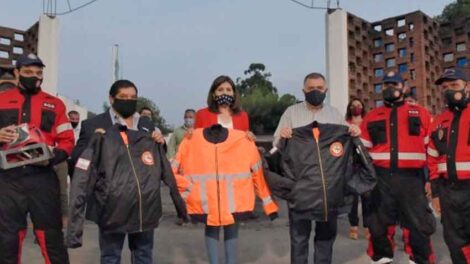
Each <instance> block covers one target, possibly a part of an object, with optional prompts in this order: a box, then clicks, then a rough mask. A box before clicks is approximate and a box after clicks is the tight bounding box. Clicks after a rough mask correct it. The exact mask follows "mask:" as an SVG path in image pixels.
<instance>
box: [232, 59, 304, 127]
mask: <svg viewBox="0 0 470 264" xmlns="http://www.w3.org/2000/svg"><path fill="white" fill-rule="evenodd" d="M265 70H266V67H265V66H264V64H261V63H252V64H250V66H249V68H248V70H246V71H245V72H244V74H245V75H248V76H247V77H246V78H245V79H241V78H237V83H236V86H237V90H238V91H239V92H240V93H241V100H242V107H243V109H244V110H245V111H246V112H247V113H248V116H249V118H250V126H251V130H252V131H253V132H255V133H256V134H272V133H273V132H274V130H275V129H276V127H277V124H278V123H279V119H280V118H281V115H282V113H284V111H285V110H286V108H287V107H289V106H290V105H292V104H294V103H295V102H296V98H295V97H294V96H293V95H290V94H285V95H283V96H281V97H279V95H278V93H277V88H276V87H275V86H274V85H273V83H272V82H271V81H270V80H269V78H270V77H271V73H269V72H265Z"/></svg>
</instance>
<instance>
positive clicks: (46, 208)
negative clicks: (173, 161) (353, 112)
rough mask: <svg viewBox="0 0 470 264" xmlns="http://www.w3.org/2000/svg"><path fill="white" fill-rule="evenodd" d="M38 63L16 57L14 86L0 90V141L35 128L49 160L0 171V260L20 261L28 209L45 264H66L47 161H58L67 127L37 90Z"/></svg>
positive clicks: (59, 106) (57, 108)
mask: <svg viewBox="0 0 470 264" xmlns="http://www.w3.org/2000/svg"><path fill="white" fill-rule="evenodd" d="M43 68H44V64H43V63H42V61H41V60H40V59H39V58H38V57H37V56H36V55H34V54H27V55H26V54H25V55H22V56H21V57H20V58H18V60H17V64H16V69H15V76H16V78H17V81H18V87H16V88H14V89H10V90H7V91H4V92H2V93H0V144H2V145H4V144H7V143H10V142H12V141H13V140H14V139H15V137H16V136H17V135H16V132H15V127H16V126H17V125H19V124H22V123H28V125H30V126H35V127H37V128H39V129H40V130H41V132H42V133H43V134H44V137H45V140H46V142H45V143H46V144H47V145H48V146H50V147H51V148H53V153H54V158H53V159H51V160H46V161H45V162H41V164H34V165H27V166H22V167H17V168H12V169H8V170H3V169H0V201H1V202H0V263H3V264H13V263H15V264H16V263H21V260H20V258H21V245H22V242H23V239H24V237H25V234H26V227H27V223H26V215H27V214H28V213H29V215H30V217H31V220H32V222H33V226H34V234H35V236H36V238H37V241H38V244H39V246H40V248H41V253H42V255H43V256H44V260H45V263H46V264H49V263H50V264H64V263H65V264H66V263H69V259H68V254H67V251H66V248H65V246H64V239H63V234H62V214H61V211H60V190H59V181H58V179H57V176H56V174H55V172H54V169H53V167H52V166H53V165H54V164H57V163H59V162H61V161H64V160H65V159H66V158H67V156H68V155H69V154H70V152H71V150H72V148H73V145H74V138H73V130H72V127H71V125H70V123H69V121H68V119H67V117H66V115H65V105H64V104H63V102H62V101H61V100H60V99H58V98H57V97H54V96H52V95H49V94H47V93H45V92H43V91H41V83H42V80H43Z"/></svg>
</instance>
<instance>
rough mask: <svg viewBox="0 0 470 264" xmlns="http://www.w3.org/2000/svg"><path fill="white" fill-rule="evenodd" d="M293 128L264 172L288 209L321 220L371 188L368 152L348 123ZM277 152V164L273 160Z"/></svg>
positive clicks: (371, 175)
mask: <svg viewBox="0 0 470 264" xmlns="http://www.w3.org/2000/svg"><path fill="white" fill-rule="evenodd" d="M292 131H293V136H292V138H290V139H282V140H281V141H280V142H279V144H278V146H277V148H278V150H279V151H278V152H276V153H274V154H272V155H270V157H269V158H268V160H270V162H268V163H270V165H271V166H269V167H270V172H268V173H267V174H266V178H267V181H268V184H269V185H270V188H271V190H272V191H273V194H275V195H276V196H280V197H281V198H284V199H285V200H287V201H288V206H289V209H290V210H294V211H297V212H300V213H305V214H306V215H309V218H312V219H314V220H318V221H325V220H327V218H328V215H330V214H331V213H334V212H337V211H338V210H339V209H341V208H343V207H344V206H346V205H348V201H349V200H350V199H348V196H350V195H352V194H364V193H367V192H370V191H371V190H372V189H373V188H374V187H375V184H376V175H375V170H374V167H373V165H372V161H371V159H370V156H369V154H368V153H367V151H366V150H365V148H364V146H363V145H362V143H361V141H360V139H359V138H356V137H351V136H350V135H349V133H348V127H346V126H343V125H334V124H320V123H317V122H313V123H312V124H310V125H307V126H304V127H299V128H295V129H293V130H292ZM315 131H316V132H315ZM276 156H277V159H278V160H279V162H273V160H275V159H276Z"/></svg>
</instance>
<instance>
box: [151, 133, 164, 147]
mask: <svg viewBox="0 0 470 264" xmlns="http://www.w3.org/2000/svg"><path fill="white" fill-rule="evenodd" d="M152 138H153V140H154V141H155V142H157V143H158V144H163V143H165V138H164V137H163V135H162V133H160V132H158V131H153V132H152Z"/></svg>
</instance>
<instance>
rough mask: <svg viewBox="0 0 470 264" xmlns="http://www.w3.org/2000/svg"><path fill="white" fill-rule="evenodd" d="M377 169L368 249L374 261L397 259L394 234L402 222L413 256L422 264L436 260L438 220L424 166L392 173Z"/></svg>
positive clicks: (409, 252)
mask: <svg viewBox="0 0 470 264" xmlns="http://www.w3.org/2000/svg"><path fill="white" fill-rule="evenodd" d="M376 172H377V181H378V182H377V186H376V188H375V189H374V190H373V192H372V195H371V197H370V205H371V212H370V216H369V217H368V218H369V219H368V225H369V231H370V234H371V236H370V241H369V242H370V243H369V248H368V252H367V253H368V254H369V256H370V257H371V258H372V260H373V261H378V260H380V259H382V258H388V259H393V251H394V247H395V244H394V240H393V236H394V233H395V226H396V225H398V224H399V225H400V226H401V228H402V230H403V242H404V244H405V252H406V253H407V254H408V255H409V256H410V259H411V260H413V261H414V262H416V263H418V264H432V263H434V254H433V252H432V246H431V240H430V236H431V235H432V234H433V233H434V231H435V229H436V220H435V218H434V215H433V214H432V210H431V208H429V205H428V200H427V198H426V195H425V192H424V183H425V179H424V175H423V170H421V169H419V170H414V169H408V170H403V169H400V171H399V172H397V173H391V172H390V170H388V169H382V168H377V167H376Z"/></svg>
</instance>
